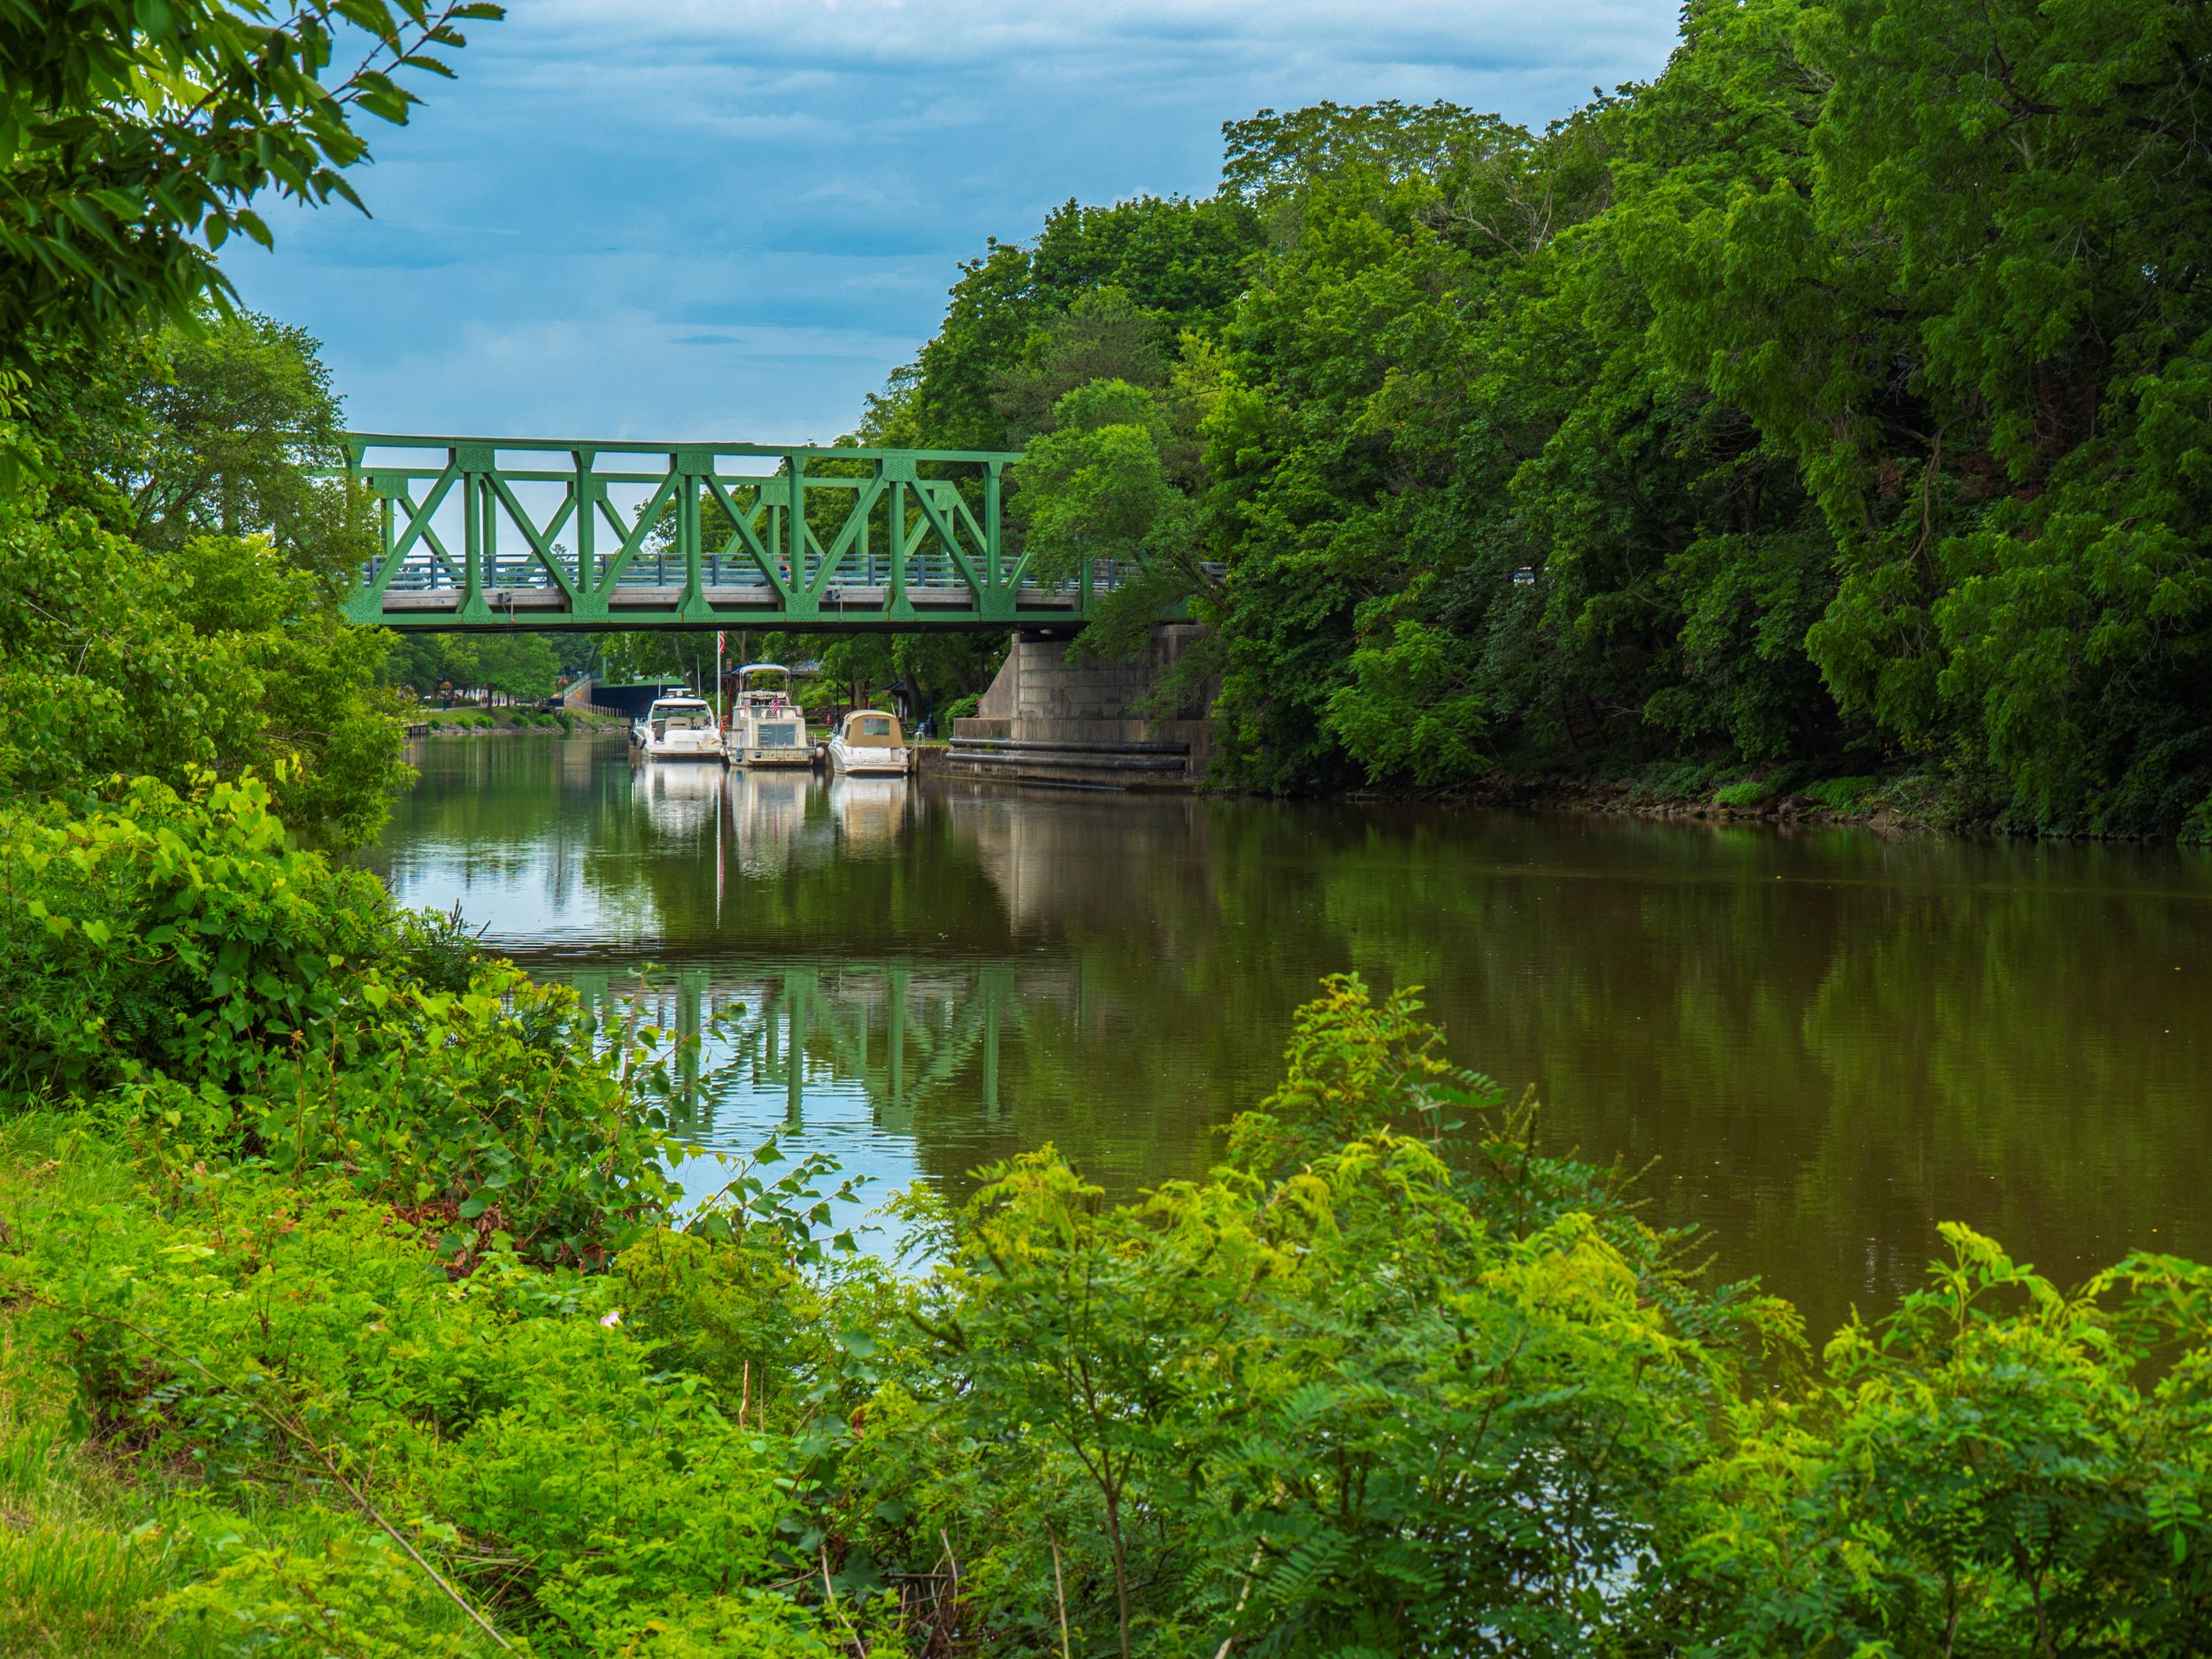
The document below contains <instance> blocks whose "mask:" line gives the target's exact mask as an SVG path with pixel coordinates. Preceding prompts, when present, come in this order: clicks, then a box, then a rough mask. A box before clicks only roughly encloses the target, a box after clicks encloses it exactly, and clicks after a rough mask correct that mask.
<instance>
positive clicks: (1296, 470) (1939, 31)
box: [877, 0, 2212, 836]
mask: <svg viewBox="0 0 2212 1659" xmlns="http://www.w3.org/2000/svg"><path fill="white" fill-rule="evenodd" d="M2208 48H2212V22H2208V19H2207V17H2206V14H2205V12H2204V11H2203V9H2202V8H2200V7H2196V6H2191V5H2184V4H2170V0H2124V3H2123V4H2108V5H2099V6H2096V7H2093V8H2062V9H2053V8H2050V7H2042V6H2036V5H2031V4H2025V3H2024V0H2005V3H2004V4H1997V5H1994V6H1983V5H1974V6H1968V5H1965V4H1955V3H1953V0H1821V3H1818V4H1813V3H1809V0H1747V3H1746V4H1736V0H1728V3H1727V4H1705V3H1703V0H1693V4H1689V5H1688V6H1686V9H1685V12H1684V19H1683V30H1682V36H1681V41H1680V43H1679V45H1678V49H1677V50H1676V52H1675V54H1674V56H1673V58H1671V61H1670V62H1669V64H1668V65H1667V67H1666V69H1665V72H1664V73H1663V74H1661V75H1660V76H1659V77H1658V78H1657V79H1656V80H1655V81H1652V82H1651V83H1650V84H1648V85H1645V86H1638V87H1632V88H1624V89H1623V90H1622V91H1621V92H1620V93H1619V94H1618V95H1617V96H1601V97H1599V98H1598V99H1596V100H1595V101H1594V102H1593V103H1592V104H1589V105H1588V106H1586V107H1585V108H1583V109H1580V110H1578V111H1573V112H1571V113H1570V114H1568V115H1566V116H1564V117H1563V119H1560V120H1558V121H1556V122H1555V123H1553V124H1552V125H1551V126H1549V127H1547V128H1545V129H1544V130H1542V131H1540V132H1537V131H1532V130H1529V129H1526V128H1524V127H1517V126H1516V125H1514V124H1512V123H1509V122H1506V121H1502V120H1501V119H1497V118H1495V117H1494V116H1485V115H1478V114H1475V113H1472V112H1471V111H1464V110H1461V109H1456V108H1454V107H1451V106H1449V105H1446V104H1435V105H1431V106H1427V107H1420V108H1417V107H1410V106H1404V105H1400V104H1377V105H1373V106H1369V107H1364V108H1346V107H1340V106H1337V105H1333V104H1323V105H1319V106H1317V107H1315V108H1312V109H1308V110H1303V111H1295V112H1292V113H1289V114H1278V113H1275V112H1272V111H1263V112H1262V113H1261V114H1259V115H1257V116H1256V117H1254V118H1252V119H1248V120H1240V121H1235V122H1232V123H1230V124H1229V125H1228V127H1226V128H1225V135H1226V140H1227V154H1226V159H1225V166H1224V171H1223V180H1222V186H1221V189H1220V191H1219V193H1218V194H1217V196H1214V197H1213V198H1211V199H1210V200H1207V201H1203V202H1185V201H1158V200H1152V199H1142V200H1138V201H1133V202H1129V203H1125V204H1120V205H1118V206H1113V207H1104V208H1080V207H1077V206H1075V205H1073V204H1070V205H1069V206H1068V207H1065V208H1064V209H1062V210H1060V211H1057V212H1056V213H1055V214H1053V215H1052V216H1051V218H1050V219H1048V222H1047V225H1046V226H1045V227H1044V230H1043V232H1042V234H1041V235H1040V236H1039V237H1038V238H1037V240H1036V241H1035V242H1033V244H1030V245H1028V246H1025V247H1017V246H1009V245H1002V244H994V245H993V246H992V247H991V248H990V249H989V250H987V252H986V254H985V255H984V256H983V257H981V258H979V259H978V260H976V261H974V262H973V263H972V265H969V266H967V267H966V268H965V270H964V274H963V276H962V278H961V280H960V282H959V284H958V285H957V286H956V288H955V289H954V290H953V296H952V303H951V305H950V308H949V311H948V313H947V317H946V320H945V324H944V326H943V328H942V330H941V333H940V334H938V336H937V337H936V338H935V339H934V340H933V341H932V342H930V344H929V345H928V347H927V348H926V349H925V350H924V351H923V352H922V354H921V356H920V357H919V359H918V362H917V364H916V365H914V367H913V368H912V369H911V370H910V371H909V372H907V373H904V374H903V375H902V376H901V377H900V378H898V379H897V380H895V381H894V383H893V385H892V387H891V388H889V390H888V391H887V394H886V396H885V399H884V400H883V405H884V406H883V407H879V410H878V411H877V419H878V420H879V423H880V424H881V425H883V426H885V427H886V428H887V429H895V430H896V431H898V432H899V433H900V434H902V436H903V437H904V438H905V439H906V440H907V441H910V442H938V443H961V444H968V445H999V444H1020V445H1023V446H1025V457H1026V458H1025V463H1024V465H1023V466H1022V467H1021V468H1020V469H1019V483H1020V486H1021V489H1020V493H1019V494H1018V495H1017V496H1016V497H1015V501H1014V506H1013V511H1014V512H1015V514H1016V516H1017V518H1018V520H1019V521H1021V522H1022V523H1023V524H1024V525H1025V528H1026V532H1027V534H1028V537H1029V546H1030V547H1031V549H1032V550H1033V553H1034V554H1035V556H1036V557H1038V558H1039V559H1040V561H1041V562H1042V563H1044V564H1046V565H1052V564H1053V563H1055V562H1064V561H1067V560H1070V559H1072V558H1074V557H1080V556H1084V555H1088V556H1092V557H1126V558H1133V559H1136V560H1138V561H1139V562H1140V564H1141V567H1142V569H1143V570H1144V571H1145V572H1146V576H1147V580H1146V581H1145V582H1144V583H1143V584H1141V585H1140V586H1139V588H1138V590H1137V591H1134V592H1133V593H1132V594H1131V595H1130V596H1129V599H1128V601H1127V605H1126V611H1127V614H1125V615H1119V616H1110V617H1109V618H1107V619H1106V620H1105V621H1104V622H1103V623H1102V624H1101V625H1100V626H1098V627H1097V628H1095V629H1094V631H1093V634H1092V636H1091V637H1090V639H1089V640H1088V641H1087V642H1086V643H1087V645H1088V646H1089V647H1091V648H1093V649H1103V650H1118V649H1125V647H1126V645H1127V644H1128V642H1129V641H1130V639H1131V637H1132V634H1133V630H1134V629H1135V628H1136V627H1138V626H1141V622H1142V620H1143V619H1144V616H1145V615H1146V614H1147V613H1148V612H1150V611H1155V610H1156V607H1157V605H1158V604H1159V603H1162V602H1164V601H1181V602H1185V603H1189V604H1190V605H1191V606H1192V607H1193V608H1194V611H1195V612H1196V614H1198V615H1199V616H1201V617H1202V618H1204V619H1206V620H1208V621H1210V622H1211V623H1212V624H1213V625H1214V627H1215V630H1216V632H1215V635H1214V647H1213V649H1214V655H1213V656H1212V657H1211V658H1210V659H1209V660H1205V661H1202V662H1194V663H1192V664H1189V665H1188V666H1187V669H1186V671H1185V672H1207V671H1215V670H1217V671H1218V672H1220V673H1221V674H1222V676H1223V679H1222V691H1221V696H1220V702H1219V704H1218V710H1219V713H1220V715H1221V717H1222V718H1223V719H1224V721H1225V725H1226V728H1227V731H1226V735H1227V741H1228V757H1227V764H1226V769H1225V776H1226V777H1227V778H1228V779H1229V780H1231V781H1233V782H1236V783H1239V784H1242V785H1246V786H1249V787H1260V788H1264V789H1271V790H1293V789H1311V788H1322V787H1335V786H1341V785H1344V784H1347V783H1349V782H1354V781H1358V780H1402V781H1405V782H1409V783H1414V784H1442V783H1454V782H1470V781H1479V780H1486V779H1492V778H1496V777H1499V776H1501V775H1502V776H1508V777H1512V776H1531V775H1546V774H1555V773H1569V774H1576V775H1589V774H1603V773H1606V772H1618V771H1620V770H1623V769H1626V768H1632V767H1635V766H1637V765H1640V764H1651V763H1654V762H1659V761H1678V760H1685V759H1687V760H1694V761H1699V762H1706V763H1711V764H1712V766H1713V768H1714V771H1713V773H1712V775H1714V776H1716V777H1718V776H1746V775H1748V776H1752V777H1755V778H1757V779H1759V780H1764V781H1763V787H1769V788H1772V789H1776V790H1779V789H1783V788H1787V787H1795V786H1797V785H1799V784H1801V783H1802V782H1805V781H1808V780H1815V779H1817V778H1821V777H1824V776H1825V777H1833V776H1838V775H1841V774H1847V773H1865V772H1877V771H1883V770H1887V771H1890V772H1908V773H1913V774H1916V775H1917V776H1918V777H1919V778H1920V779H1921V780H1924V782H1925V784H1926V785H1927V787H1928V788H1929V790H1930V792H1931V795H1932V797H1934V798H1936V799H1937V801H1938V802H1939V810H1943V811H1945V812H1947V813H1949V814H1951V815H1954V816H1956V817H1958V818H1972V819H1978V820H1985V821H1992V820H1993V821H1995V822H1998V823H2000V824H2001V825H2003V826H2007V827H2010V828H2015V829H2022V830H2045V831H2061V832H2088V833H2125V832H2140V831H2147V832H2155V833H2175V832H2177V831H2180V832H2183V833H2190V834H2193V835H2199V836H2201V835H2205V834H2208V833H2212V676H2208V673H2207V672H2206V667H2207V649H2208V645H2212V562H2208V560H2207V558H2206V557H2205V551H2204V534H2205V533H2204V524H2205V513H2206V511H2207V507H2208V504H2212V497H2208V494H2207V491H2208V488H2212V475H2208V462H2207V460H2206V456H2207V454H2208V447H2212V446H2208V438H2212V426H2208V423H2212V408H2208V403H2207V391H2208V387H2212V371H2208V369H2207V367H2206V359H2207V354H2208V351H2212V345H2208V340H2212V334H2208V328H2212V298H2208V297H2207V296H2206V295H2205V294H2204V292H2203V291H2202V286H2201V280H2200V268H2201V266H2202V265H2203V262H2204V259H2205V257H2206V249H2205V242H2206V239H2207V238H2208V236H2212V229H2208V227H2212V214H2208V212H2207V206H2208V195H2207V184H2208V180H2207V166H2208V160H2207V152H2206V149H2205V146H2204V145H2203V143H2202V142H2201V139H2200V135H2199V134H2200V129H2201V126H2202V123H2203V121H2204V120H2205V119H2206V117H2207V115H2208V113H2212V103H2208V101H2212V92H2208V88H2207V86H2206V84H2205V81H2204V79H2203V76H2202V73H2201V65H2202V63H2203V62H2204V59H2205V56H2206V53H2207V50H2208Z"/></svg>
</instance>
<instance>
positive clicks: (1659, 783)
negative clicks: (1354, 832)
mask: <svg viewBox="0 0 2212 1659" xmlns="http://www.w3.org/2000/svg"><path fill="white" fill-rule="evenodd" d="M1996 794H1997V792H1996V790H1995V788H1994V787H1993V780H1986V779H1985V780H1975V779H1971V778H1967V777H1962V776H1959V775H1955V774H1952V773H1949V772H1932V771H1928V770H1924V769H1916V768H1893V769H1890V770H1886V771H1882V772H1867V773H1857V774H1851V775H1842V776H1831V777H1820V776H1815V775H1810V774H1807V773H1804V772H1783V773H1778V774H1768V775H1764V776H1761V775H1756V774H1754V775H1746V774H1745V773H1744V772H1743V771H1742V769H1741V768H1740V767H1732V766H1727V765H1722V764H1701V763H1698V762H1694V761H1691V762H1684V761H1671V762H1655V763H1653V764H1649V765H1646V766H1642V767H1638V768H1635V769H1632V770H1624V771H1605V772H1549V773H1541V774H1534V775H1524V776H1514V775H1510V774H1507V773H1503V772H1497V773H1494V774H1492V775H1491V776H1489V777H1487V778H1486V779H1483V780H1479V781H1475V782H1470V783H1455V784H1449V785H1445V786H1442V787H1436V788H1427V789H1424V788H1417V787H1398V788H1354V789H1349V790H1346V791H1344V792H1343V793H1342V794H1341V795H1339V796H1337V797H1335V798H1338V799H1341V800H1346V801H1355V802H1386V801H1411V802H1427V803H1439V804H1452V805H1466V806H1482V807H1499V808H1519V809H1527V810H1545V811H1572V812H1591V813H1597V814H1601V815H1606V816H1611V817H1625V818H1647V819H1651V820H1654V821H1664V820H1704V821H1712V822H1722V823H1726V822H1742V823H1763V824H1775V825H1789V826H1821V827H1833V826H1848V827H1853V828H1860V829H1866V830H1870V831H1873V832H1874V833H1878V834H1881V835H1887V836H1899V835H1950V836H1961V837H1967V838H1976V839H1989V838H1994V839H2001V840H2007V841H2045V842H2055V843H2061V842H2069V841H2092V842H2108V843H2113V844H2120V845H2124V844H2137V845H2148V846H2157V845H2162V844H2163V845H2178V846H2183V847H2197V846H2205V845H2212V810H2208V809H2207V808H2199V809H2197V810H2195V811H2193V812H2190V813H2187V814H2185V815H2184V814H2181V813H2179V812H2178V811H2169V812H2166V813H2164V814H2162V820H2161V821H2162V823H2164V824H2165V825H2166V826H2167V827H2164V828H2162V829H2157V830H2145V829H2141V828H2128V827H2107V826H2099V825H2094V824H2092V825H2087V826H2083V827H2079V828H2064V827H2060V828H2051V827H2041V828H2039V827H2034V826H2024V825H2021V824H2018V823H2016V822H2013V821H2011V820H2010V819H2008V818H2007V817H2006V816H2005V815H2004V814H2003V813H2002V812H2001V811H2000V810H1998V809H1997V808H1996V807H1995V806H1994V805H1993V801H1994V800H1995V798H1996Z"/></svg>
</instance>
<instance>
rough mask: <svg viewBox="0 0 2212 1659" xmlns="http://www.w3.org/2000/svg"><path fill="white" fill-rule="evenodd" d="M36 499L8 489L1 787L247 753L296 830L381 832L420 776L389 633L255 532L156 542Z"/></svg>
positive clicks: (0, 547)
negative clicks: (389, 653)
mask: <svg viewBox="0 0 2212 1659" xmlns="http://www.w3.org/2000/svg"><path fill="white" fill-rule="evenodd" d="M39 506H40V503H39V502H38V501H37V500H36V498H35V495H33V496H21V495H10V494H9V493H8V492H6V491H4V490H0V798H6V799H21V798H26V797H31V798H39V797H53V798H56V799H65V800H69V801H73V802H76V803H84V802H86V801H87V800H89V799H91V798H93V797H95V796H96V795H99V794H100V793H101V792H102V791H103V790H104V788H105V787H106V780H108V779H109V778H111V776H113V775H114V774H116V773H124V774H144V775H147V776H150V777H157V778H159V779H161V780H164V781H165V782H166V783H168V784H170V785H171V786H172V787H178V788H182V787H188V781H189V780H190V779H191V778H193V777H194V776H195V775H197V774H199V773H202V772H216V773H219V774H220V775H222V776H224V777H226V778H230V779H236V778H237V777H239V776H241V775H242V774H243V773H244V772H248V771H254V772H258V774H259V775H260V776H261V778H262V780H263V784H264V787H265V788H266V789H267V790H268V791H269V795H270V802H271V804H272V807H273V810H275V812H276V813H277V815H278V816H279V817H280V818H282V819H283V820H284V821H285V823H286V825H287V826H288V827H289V828H290V829H291V830H292V832H293V833H294V834H295V835H296V836H301V837H304V838H308V839H311V840H312V841H316V842H317V843H318V844H326V845H329V846H332V847H334V848H337V849H349V848H352V847H357V846H358V845H360V844H362V843H363V842H365V841H367V840H368V839H369V838H370V837H371V836H373V834H374V833H376V831H377V829H378V828H379V826H381V825H382V823H383V821H384V818H385V813H386V810H387V808H388V803H389V800H390V797H391V795H392V793H393V792H394V791H395V790H396V788H397V787H399V786H400V785H401V784H403V782H404V781H405V780H407V778H408V777H409V776H410V775H411V774H410V773H409V772H408V770H407V766H406V763H405V760H404V759H403V756H402V753H401V749H402V745H403V741H404V733H405V727H404V725H403V721H402V718H401V716H402V714H403V705H402V704H401V703H400V701H399V699H398V697H397V696H396V694H394V693H392V692H390V691H388V690H384V689H381V688H380V687H377V686H376V685H375V684H374V680H375V675H376V672H377V668H378V665H379V664H380V662H381V661H382V659H383V657H384V652H385V649H386V636H385V635H383V634H381V633H380V631H378V630H376V629H372V628H357V627H354V626H351V625H350V624H349V623H348V622H346V620H345V619H344V618H342V616H340V615H339V614H338V611H337V608H336V605H335V603H334V602H333V600H332V598H331V596H330V595H329V594H328V593H327V592H326V590H325V588H324V587H323V584H322V582H321V581H320V580H319V578H317V577H316V576H314V575H313V574H312V573H311V572H307V571H303V570H302V569H300V568H299V567H298V566H297V565H294V564H292V563H291V562H290V561H289V560H288V558H287V557H285V556H284V555H283V554H282V553H281V552H280V551H278V550H277V549H273V548H272V547H271V546H270V545H269V544H268V542H267V541H265V540H264V539H262V538H259V537H236V536H199V537H196V538H195V539H194V540H193V541H191V542H190V543H189V544H188V546H187V547H185V548H183V549H180V550H179V551H177V552H175V553H173V554H155V553H150V552H147V551H146V550H144V549H141V548H137V547H134V546H131V545H130V544H129V543H127V542H126V541H121V540H120V539H119V538H117V537H115V536H112V535H110V534H107V533H106V532H104V531H103V530H100V529H98V528H97V527H96V526H94V525H93V524H92V522H91V521H90V519H89V518H88V516H87V515H86V514H84V513H82V512H69V513H63V514H60V515H58V516H57V517H54V518H40V517H39V516H37V510H38V508H39Z"/></svg>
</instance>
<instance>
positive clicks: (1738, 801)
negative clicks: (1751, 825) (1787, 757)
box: [1713, 778, 1775, 808]
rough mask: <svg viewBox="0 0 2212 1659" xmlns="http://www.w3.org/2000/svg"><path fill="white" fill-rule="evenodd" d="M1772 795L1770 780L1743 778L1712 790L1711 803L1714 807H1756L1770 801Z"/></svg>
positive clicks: (1773, 785) (1772, 782)
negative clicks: (1712, 802)
mask: <svg viewBox="0 0 2212 1659" xmlns="http://www.w3.org/2000/svg"><path fill="white" fill-rule="evenodd" d="M1774 793H1775V784H1774V780H1772V779H1771V778H1744V779H1741V780H1738V781H1737V782H1735V783H1732V784H1724V785H1723V786H1722V787H1720V788H1717V789H1716V790H1714V791H1713V801H1714V803H1715V804H1716V805H1718V806H1725V807H1735V808H1742V807H1747V806H1758V805H1760V804H1762V803H1764V802H1767V801H1770V800H1772V799H1773V798H1774Z"/></svg>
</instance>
